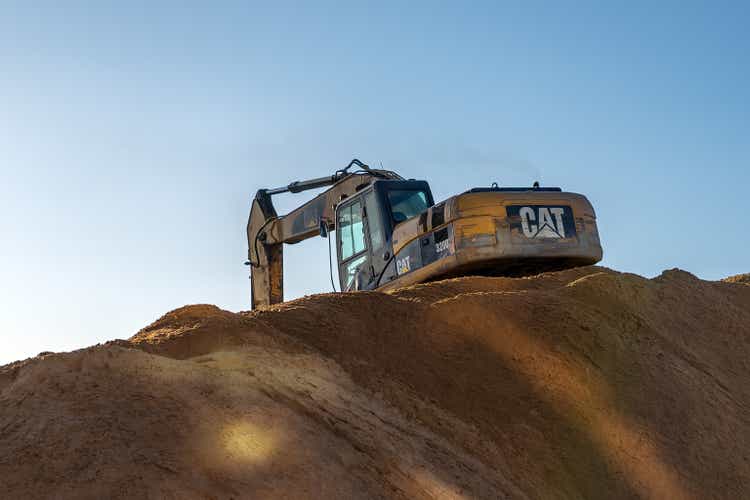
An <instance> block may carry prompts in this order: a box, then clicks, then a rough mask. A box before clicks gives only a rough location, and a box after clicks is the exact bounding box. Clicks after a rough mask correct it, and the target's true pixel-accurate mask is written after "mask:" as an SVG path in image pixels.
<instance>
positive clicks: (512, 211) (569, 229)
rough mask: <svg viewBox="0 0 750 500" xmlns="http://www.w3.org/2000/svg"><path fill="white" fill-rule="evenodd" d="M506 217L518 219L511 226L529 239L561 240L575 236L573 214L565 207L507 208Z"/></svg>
mask: <svg viewBox="0 0 750 500" xmlns="http://www.w3.org/2000/svg"><path fill="white" fill-rule="evenodd" d="M507 208H508V215H509V216H514V218H515V217H518V219H516V221H520V224H519V223H518V222H516V223H515V224H512V226H514V227H516V228H517V229H520V232H521V233H523V235H524V236H525V237H526V238H529V239H563V238H571V237H573V236H575V224H574V222H573V212H572V211H571V209H570V207H565V206H557V207H554V206H547V207H541V206H533V205H531V206H509V207H507Z"/></svg>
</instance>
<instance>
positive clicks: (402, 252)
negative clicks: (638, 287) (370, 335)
mask: <svg viewBox="0 0 750 500" xmlns="http://www.w3.org/2000/svg"><path fill="white" fill-rule="evenodd" d="M323 187H327V188H328V189H326V190H325V191H323V192H321V193H320V194H318V195H317V196H315V197H314V198H313V199H311V200H309V201H307V202H306V203H304V204H302V205H301V206H299V207H298V208H296V209H294V210H292V211H291V212H289V213H288V214H286V215H282V216H279V215H278V214H277V213H276V209H275V208H274V206H273V202H272V200H271V197H272V196H274V195H277V194H280V193H301V192H304V191H307V190H312V189H319V188H323ZM331 231H335V233H336V254H337V265H338V277H339V286H340V290H341V291H355V290H390V289H394V288H398V287H403V286H407V285H412V284H415V283H422V282H427V281H433V280H437V279H444V278H450V277H457V276H466V275H472V274H479V275H487V276H526V275H532V274H538V273H541V272H545V271H555V270H561V269H567V268H571V267H577V266H586V265H591V264H595V263H597V262H599V261H600V260H601V258H602V247H601V244H600V242H599V232H598V230H597V227H596V215H595V213H594V209H593V207H592V206H591V203H589V201H588V200H587V199H586V197H585V196H583V195H581V194H576V193H570V192H565V191H562V190H561V189H560V188H558V187H540V186H539V183H538V182H535V183H534V185H533V186H531V187H499V186H498V185H497V184H493V185H492V186H491V187H480V188H473V189H470V190H468V191H466V192H464V193H461V194H458V195H456V196H452V197H450V198H448V199H447V200H444V201H441V202H440V203H435V201H434V199H433V197H432V192H431V191H430V186H429V184H428V183H427V182H426V181H423V180H414V179H404V178H403V177H401V176H400V175H398V174H397V173H395V172H392V171H390V170H384V169H375V168H370V167H369V166H368V165H366V164H364V163H362V162H361V161H359V160H357V159H354V160H352V161H351V162H350V163H349V164H348V165H347V166H346V168H343V169H341V170H337V171H335V172H334V173H333V174H332V175H328V176H325V177H318V178H315V179H310V180H305V181H295V182H292V183H290V184H289V185H287V186H283V187H279V188H275V189H260V190H258V192H257V193H256V195H255V199H254V200H253V202H252V207H251V209H250V217H249V219H248V223H247V242H248V260H247V262H245V264H247V265H249V266H251V271H250V278H251V282H252V285H251V289H252V292H251V302H252V307H253V308H254V309H255V308H258V307H263V306H270V305H273V304H278V303H280V302H283V301H284V272H283V255H284V253H283V250H284V244H293V243H298V242H300V241H303V240H305V239H308V238H312V237H314V236H318V235H320V236H322V237H324V238H328V237H329V236H330V233H331ZM329 249H330V240H329ZM329 265H330V256H329ZM331 271H332V269H331ZM331 282H332V283H333V272H331Z"/></svg>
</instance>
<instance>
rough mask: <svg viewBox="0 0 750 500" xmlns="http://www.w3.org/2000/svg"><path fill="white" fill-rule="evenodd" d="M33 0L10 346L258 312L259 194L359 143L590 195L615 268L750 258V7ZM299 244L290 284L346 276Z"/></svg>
mask: <svg viewBox="0 0 750 500" xmlns="http://www.w3.org/2000/svg"><path fill="white" fill-rule="evenodd" d="M30 4H31V2H17V3H10V2H5V3H3V5H2V7H0V63H1V66H0V69H1V71H2V75H0V173H1V174H2V175H1V176H0V179H1V181H2V182H0V234H2V236H1V237H0V238H1V239H0V243H1V244H0V278H1V279H2V286H0V337H1V338H2V346H3V348H2V350H1V351H0V363H2V362H9V361H12V360H14V359H19V358H23V357H27V356H31V355H35V354H37V353H38V352H40V351H43V350H53V351H57V350H70V349H74V348H77V347H83V346H86V345H90V344H93V343H96V342H103V341H106V340H108V339H112V338H124V337H128V336H130V335H131V334H133V333H134V332H135V331H137V330H138V329H139V328H140V327H142V326H144V325H146V324H147V323H149V322H150V321H152V320H153V319H155V318H156V317H158V316H160V315H161V314H162V313H164V312H166V311H168V310H170V309H173V308H175V307H179V306H181V305H184V304H188V303H197V302H201V303H203V302H208V303H214V304H217V305H219V306H221V307H224V308H227V309H230V310H242V309H247V308H249V281H248V278H247V268H245V267H244V266H243V265H242V262H243V261H244V259H245V252H246V241H245V234H244V232H245V223H246V220H247V215H248V209H249V204H250V200H251V197H252V195H253V194H254V192H255V190H256V189H258V188H260V187H271V186H277V185H283V184H286V183H288V182H289V181H291V180H295V179H301V178H307V177H317V176H320V175H325V174H328V173H330V172H332V171H333V170H335V169H337V168H341V167H342V166H343V165H345V164H346V163H348V161H349V160H350V159H351V158H353V157H358V158H360V159H362V160H363V161H366V162H369V163H371V164H373V165H376V166H377V165H380V163H381V162H382V164H383V165H384V166H385V167H386V168H390V169H395V170H398V171H399V172H401V173H402V174H404V175H405V176H408V177H415V178H424V179H427V180H429V181H430V183H431V185H432V189H433V192H434V193H435V195H436V198H438V199H441V198H445V197H447V196H450V195H451V194H454V193H457V192H461V191H463V190H465V189H467V188H470V187H474V186H480V185H488V184H490V183H491V182H494V181H497V182H499V183H501V184H504V185H529V184H530V183H531V182H533V181H535V180H539V181H541V183H542V184H543V185H559V186H562V187H563V188H565V189H568V190H571V191H577V192H582V193H585V194H586V195H587V196H588V197H589V198H590V200H591V201H592V203H593V204H594V206H595V207H596V210H597V214H598V216H599V225H600V232H601V237H602V241H603V245H604V249H605V260H604V262H603V264H605V265H607V266H610V267H613V268H615V269H619V270H623V271H629V272H635V273H639V274H642V275H645V276H649V277H650V276H654V275H657V274H659V273H660V272H661V271H662V270H663V269H667V268H672V267H680V268H684V269H687V270H689V271H691V272H693V273H694V274H697V275H698V276H700V277H702V278H706V279H718V278H721V277H724V276H726V275H730V274H736V273H740V272H748V271H750V262H748V259H747V254H748V252H747V246H748V243H750V236H748V231H747V228H746V227H745V221H746V220H747V215H746V214H747V211H748V208H747V200H748V196H747V194H746V193H747V189H748V186H750V174H749V173H748V169H747V165H748V160H749V159H750V141H749V140H748V139H749V137H748V135H749V134H748V132H749V131H750V127H749V126H748V116H750V90H748V88H749V87H748V77H749V76H750V63H749V62H748V61H749V60H750V59H748V56H747V54H748V52H749V51H750V35H748V30H747V20H748V19H749V18H750V16H749V15H748V14H750V12H749V11H750V9H749V8H748V7H747V5H748V4H747V3H744V4H743V3H737V4H733V3H725V2H704V3H691V2H674V3H671V2H660V3H659V5H650V3H643V4H635V3H632V4H631V3H628V5H627V6H624V5H623V6H619V7H614V6H612V5H610V6H605V5H604V2H591V3H585V2H570V3H567V4H563V3H562V2H555V3H543V2H539V3H536V2H534V3H532V2H522V3H521V2H519V3H512V4H511V3H501V2H489V3H479V2H474V3H471V6H467V5H468V3H467V5H463V4H462V3H458V2H457V3H453V4H450V3H444V2H435V3H417V2H409V3H406V2H394V3H389V2H377V3H371V4H369V5H368V4H361V3H355V2H352V3H348V4H346V5H341V4H339V3H329V4H326V3H315V4H312V3H308V4H299V5H295V4H282V3H269V2H264V3H259V4H253V3H251V2H237V3H222V2H205V3H203V4H198V3H195V4H191V3H188V2H167V3H159V6H154V5H153V3H152V2H142V3H136V2H120V3H119V5H116V4H115V3H114V2H90V3H83V2H82V3H74V2H66V6H65V7H62V6H60V5H58V4H59V2H57V3H52V2H50V3H48V4H46V5H45V4H44V3H42V2H34V6H33V7H31V6H29V5H30ZM270 4H273V6H270ZM612 4H613V5H614V4H619V2H612ZM301 200H302V198H301V197H297V198H295V197H290V196H286V197H284V196H282V197H279V200H278V204H279V207H280V209H281V210H285V209H288V208H290V207H291V206H293V205H294V204H295V203H297V202H299V201H301ZM286 256H287V259H286V262H285V265H286V286H287V296H288V297H296V296H300V295H304V294H306V293H312V292H315V291H329V290H330V284H329V281H328V266H327V258H328V257H327V248H326V246H325V240H322V239H314V240H310V241H307V242H304V243H302V244H299V245H295V246H291V247H287V250H286Z"/></svg>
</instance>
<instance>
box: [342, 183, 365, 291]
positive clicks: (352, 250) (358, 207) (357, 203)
mask: <svg viewBox="0 0 750 500" xmlns="http://www.w3.org/2000/svg"><path fill="white" fill-rule="evenodd" d="M364 206H365V205H364V197H363V196H362V195H361V194H360V195H357V196H356V197H354V198H352V199H350V200H346V201H344V202H342V203H340V204H339V205H338V207H336V247H337V250H338V252H337V253H338V262H339V284H340V286H341V290H342V291H347V290H367V289H368V286H369V285H370V284H371V283H372V282H373V270H372V263H371V252H370V248H371V243H370V238H369V236H368V228H367V226H366V221H365V216H364V214H365V208H364Z"/></svg>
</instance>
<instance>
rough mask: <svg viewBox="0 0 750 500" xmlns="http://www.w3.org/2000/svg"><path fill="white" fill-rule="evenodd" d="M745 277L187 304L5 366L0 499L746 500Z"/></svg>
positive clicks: (468, 281) (493, 281) (525, 282)
mask: <svg viewBox="0 0 750 500" xmlns="http://www.w3.org/2000/svg"><path fill="white" fill-rule="evenodd" d="M743 281H745V282H746V281H747V280H742V279H736V280H734V282H706V281H701V280H698V279H697V278H695V277H694V276H692V275H690V274H688V273H686V272H683V271H679V270H672V271H667V272H665V273H663V274H662V275H661V276H659V277H657V278H655V279H653V280H647V279H644V278H641V277H639V276H635V275H627V274H621V273H617V272H614V271H611V270H608V269H603V268H598V267H590V268H583V269H577V270H570V271H563V272H559V273H549V274H545V275H540V276H538V277H534V278H524V279H506V278H476V277H473V278H460V279H455V280H448V281H443V282H437V283H431V284H425V285H418V286H415V287H410V288H406V289H402V290H398V291H396V292H393V293H390V294H382V293H375V292H372V293H369V292H360V293H354V294H340V295H317V296H312V297H307V298H304V299H300V300H296V301H293V302H289V303H286V304H283V305H280V306H277V307H273V308H270V309H268V310H263V311H256V312H252V313H242V314H234V313H230V312H227V311H222V310H220V309H218V308H216V307H213V306H208V305H199V306H189V307H184V308H181V309H178V310H176V311H172V312H171V313H168V314H167V315H165V316H163V317H162V318H160V319H159V320H157V321H156V322H155V323H153V324H152V325H150V326H148V327H147V328H145V329H143V330H142V331H140V332H138V334H136V335H135V336H134V337H133V338H131V339H130V340H129V341H115V342H111V343H109V344H107V345H102V346H96V347H91V348H88V349H84V350H81V351H76V352H72V353H66V354H50V355H45V356H40V357H37V358H34V359H31V360H27V361H24V362H19V363H14V364H11V365H8V366H5V367H2V368H0V496H1V497H2V498H118V497H123V498H124V497H128V498H131V497H140V498H145V497H150V498H347V499H348V498H632V497H649V498H748V497H750V412H749V411H748V410H750V286H748V285H747V284H745V283H743Z"/></svg>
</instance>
